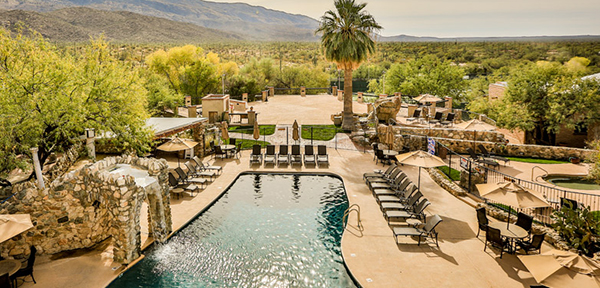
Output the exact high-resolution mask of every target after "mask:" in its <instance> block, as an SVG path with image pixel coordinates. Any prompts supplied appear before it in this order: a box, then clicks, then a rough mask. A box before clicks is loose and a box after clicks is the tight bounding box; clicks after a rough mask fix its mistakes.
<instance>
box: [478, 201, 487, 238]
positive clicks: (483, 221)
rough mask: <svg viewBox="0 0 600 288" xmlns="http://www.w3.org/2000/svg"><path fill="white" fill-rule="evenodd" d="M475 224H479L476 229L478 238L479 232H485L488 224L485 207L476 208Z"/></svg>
mask: <svg viewBox="0 0 600 288" xmlns="http://www.w3.org/2000/svg"><path fill="white" fill-rule="evenodd" d="M476 211H477V223H478V224H479V226H478V228H477V237H479V232H480V231H481V230H483V231H487V228H488V224H489V223H490V222H489V221H488V218H487V213H486V212H485V207H481V208H477V210H476Z"/></svg>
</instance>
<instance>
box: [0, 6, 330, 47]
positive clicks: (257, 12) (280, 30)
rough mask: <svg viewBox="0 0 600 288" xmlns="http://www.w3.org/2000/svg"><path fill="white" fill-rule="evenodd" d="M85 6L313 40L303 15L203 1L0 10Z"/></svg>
mask: <svg viewBox="0 0 600 288" xmlns="http://www.w3.org/2000/svg"><path fill="white" fill-rule="evenodd" d="M76 6H84V7H89V8H94V9H100V10H107V11H129V12H134V13H139V14H142V15H147V16H155V17H161V18H166V19H170V20H173V21H179V22H187V23H193V24H196V25H198V26H202V27H207V28H213V29H218V30H224V31H229V32H234V33H238V34H242V35H244V36H245V37H246V38H248V39H252V40H265V41H274V40H276V41H315V40H317V37H316V36H315V35H314V30H315V29H316V28H317V26H318V21H317V20H315V19H312V18H310V17H307V16H303V15H295V14H289V13H285V12H281V11H276V10H271V9H266V8H264V7H260V6H251V5H248V4H245V3H216V2H208V1H202V0H148V1H142V0H0V9H20V10H28V11H37V12H47V11H54V10H56V9H61V8H67V7H76Z"/></svg>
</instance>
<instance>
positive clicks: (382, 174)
mask: <svg viewBox="0 0 600 288" xmlns="http://www.w3.org/2000/svg"><path fill="white" fill-rule="evenodd" d="M396 168H398V165H391V166H390V167H388V168H387V170H385V171H383V170H376V171H375V172H366V173H363V180H365V182H366V181H369V178H385V179H388V178H389V176H390V175H391V174H392V172H394V170H396Z"/></svg>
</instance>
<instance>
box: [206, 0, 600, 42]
mask: <svg viewBox="0 0 600 288" xmlns="http://www.w3.org/2000/svg"><path fill="white" fill-rule="evenodd" d="M209 1H214V2H245V3H248V4H250V5H258V6H263V7H266V8H269V9H274V10H281V11H285V12H288V13H293V14H303V15H306V16H309V17H312V18H314V19H317V20H318V19H319V18H320V17H321V16H322V15H323V13H324V12H325V11H327V10H329V9H333V8H334V7H333V0H209ZM358 2H361V1H360V0H358ZM364 2H367V3H368V4H367V7H366V10H367V11H368V12H369V13H371V15H373V16H374V17H375V20H377V21H378V22H379V24H380V25H381V26H383V28H384V29H383V31H382V34H383V35H385V36H392V35H398V34H407V35H413V36H436V37H464V36H541V35H586V34H594V35H600V0H505V1H495V0H370V1H364Z"/></svg>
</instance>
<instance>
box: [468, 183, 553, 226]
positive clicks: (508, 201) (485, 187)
mask: <svg viewBox="0 0 600 288" xmlns="http://www.w3.org/2000/svg"><path fill="white" fill-rule="evenodd" d="M476 186H477V190H479V196H481V197H484V198H486V199H488V200H493V201H496V202H500V203H502V204H505V205H508V206H509V208H508V219H509V220H510V208H511V207H515V208H518V209H523V208H537V207H550V203H548V201H546V199H544V197H543V196H541V195H539V194H538V193H537V192H535V191H532V190H529V189H527V188H525V187H523V186H521V185H519V184H516V183H513V182H498V183H486V184H477V185H476ZM509 222H510V221H507V226H508V223H509Z"/></svg>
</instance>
